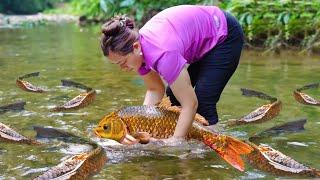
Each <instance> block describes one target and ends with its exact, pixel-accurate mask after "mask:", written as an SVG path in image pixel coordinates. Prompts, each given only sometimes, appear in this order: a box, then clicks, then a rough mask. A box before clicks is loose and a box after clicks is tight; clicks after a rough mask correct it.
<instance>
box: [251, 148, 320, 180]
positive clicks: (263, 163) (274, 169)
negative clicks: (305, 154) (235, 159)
mask: <svg viewBox="0 0 320 180" xmlns="http://www.w3.org/2000/svg"><path fill="white" fill-rule="evenodd" d="M251 145H252V147H253V148H254V151H253V152H251V153H250V154H248V155H247V158H248V160H249V163H250V164H251V165H253V166H255V167H257V168H259V169H261V170H263V171H267V172H270V173H273V174H276V175H297V176H308V177H320V171H319V170H317V169H314V168H311V167H308V166H306V165H303V164H301V163H299V162H297V161H295V160H294V159H292V158H291V157H289V156H286V155H285V154H282V153H281V152H280V151H277V150H275V149H273V148H271V147H270V146H268V145H265V144H260V145H259V146H257V145H255V144H251Z"/></svg>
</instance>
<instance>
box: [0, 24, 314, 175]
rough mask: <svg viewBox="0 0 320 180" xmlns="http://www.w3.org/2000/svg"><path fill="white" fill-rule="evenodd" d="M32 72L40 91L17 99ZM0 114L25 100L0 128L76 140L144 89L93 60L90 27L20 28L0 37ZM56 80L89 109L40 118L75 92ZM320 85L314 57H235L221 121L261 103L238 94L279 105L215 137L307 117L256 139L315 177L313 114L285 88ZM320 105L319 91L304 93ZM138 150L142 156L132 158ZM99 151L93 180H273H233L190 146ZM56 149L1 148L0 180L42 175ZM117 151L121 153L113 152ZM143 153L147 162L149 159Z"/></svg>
mask: <svg viewBox="0 0 320 180" xmlns="http://www.w3.org/2000/svg"><path fill="white" fill-rule="evenodd" d="M36 71H39V72H40V76H39V77H36V78H30V79H29V81H30V82H32V83H33V84H35V85H39V86H43V87H45V88H46V89H48V90H49V92H47V93H43V94H35V93H29V92H25V91H22V90H21V89H19V88H18V87H17V86H16V85H15V79H16V78H17V77H18V76H20V75H23V74H27V73H31V72H36ZM0 77H1V78H0V105H5V104H9V103H13V102H16V101H18V100H23V101H26V102H27V104H26V106H25V108H26V110H25V111H22V112H7V113H5V114H1V115H0V121H1V122H2V123H4V124H7V125H9V126H11V127H13V128H14V129H15V130H17V131H18V132H19V133H21V134H23V135H25V136H28V137H34V136H35V132H34V131H33V129H32V126H34V125H41V126H47V127H55V128H59V129H64V130H66V131H68V132H72V133H74V134H76V135H78V136H82V137H91V136H92V128H93V127H94V126H95V125H96V124H97V123H98V121H99V120H100V119H101V118H102V117H103V116H104V115H105V114H107V113H109V112H111V111H113V110H115V109H117V108H119V107H122V106H129V105H140V104H141V103H142V101H143V97H144V93H145V88H144V86H143V82H142V80H141V79H140V78H139V76H137V75H135V74H134V73H127V72H122V71H120V69H119V68H118V67H117V66H116V65H113V64H110V63H109V62H107V61H106V60H105V58H104V57H103V56H102V53H101V52H100V49H99V27H87V28H79V27H78V26H76V25H57V26H42V27H36V28H31V29H28V28H22V29H0ZM61 79H71V80H74V81H77V82H81V83H83V84H85V85H87V86H89V87H92V88H94V89H96V90H97V92H98V95H97V98H96V101H95V102H94V103H93V104H91V105H90V106H88V107H86V108H84V109H80V110H76V111H72V112H70V113H52V112H49V109H50V108H51V107H53V106H54V105H56V104H61V103H63V102H65V101H67V100H68V99H70V98H72V97H74V96H76V95H78V94H79V90H78V89H75V88H64V87H61V86H60V80H61ZM319 80H320V57H319V56H318V57H317V56H304V55H291V54H290V53H284V54H282V55H277V56H275V55H267V56H260V55H258V54H257V53H252V52H247V51H244V53H243V55H242V57H241V63H240V65H239V68H238V69H237V71H236V72H235V74H234V76H233V77H232V79H231V80H230V82H229V83H228V85H227V86H226V88H225V90H224V93H223V94H222V96H221V99H220V102H219V104H218V110H219V116H220V119H221V120H220V122H222V123H223V122H226V121H227V120H228V119H231V118H237V117H241V116H243V115H246V114H247V113H249V112H250V111H252V110H254V109H255V108H257V107H259V106H261V105H262V104H264V103H266V102H265V101H263V100H261V99H257V98H254V97H251V98H248V97H243V96H241V92H240V88H242V87H245V88H251V89H256V90H259V91H263V92H265V93H267V94H270V95H272V96H275V97H277V98H279V99H280V100H281V101H282V102H283V109H282V111H281V112H280V114H279V116H277V117H276V118H274V119H273V120H270V121H268V122H265V123H261V124H253V125H246V126H239V127H234V128H228V129H224V130H223V131H225V133H227V134H231V135H233V136H237V137H238V138H241V139H247V138H248V137H250V136H251V135H253V134H255V133H258V132H261V131H263V130H265V129H267V128H270V127H272V126H275V125H280V124H282V123H285V122H289V121H293V120H297V119H301V118H307V123H306V125H305V131H302V132H299V133H287V134H279V135H276V136H273V137H267V138H262V139H260V140H259V142H260V143H265V144H269V145H270V146H272V147H273V148H275V149H278V150H280V151H281V152H283V153H284V154H287V155H289V156H291V157H294V159H296V160H297V161H299V162H301V163H304V164H306V165H309V166H312V167H315V168H318V169H320V150H319V149H320V131H319V128H320V108H319V107H312V106H306V105H302V104H299V103H298V102H296V101H295V99H294V98H293V96H292V92H293V90H294V89H296V88H299V87H301V86H303V85H306V84H310V83H313V82H319ZM305 92H306V93H308V94H309V95H311V96H313V97H315V98H318V99H319V98H320V90H319V89H314V90H307V91H305ZM139 148H141V149H142V150H139ZM139 148H138V150H137V149H134V150H132V152H130V149H125V150H122V151H115V152H114V153H113V150H112V147H111V148H110V147H108V148H106V151H108V152H107V155H108V156H109V161H108V162H107V163H106V165H105V167H104V168H103V170H102V171H101V172H100V173H99V174H97V175H95V176H94V179H259V178H265V179H273V178H276V176H273V175H272V174H270V173H267V172H263V171H260V170H258V169H255V168H254V167H251V166H250V165H249V164H246V170H245V171H244V172H238V171H236V170H235V169H234V168H232V167H231V166H229V165H228V164H226V163H225V162H224V161H223V160H221V159H220V158H219V157H218V156H217V155H216V154H215V153H214V152H212V151H210V150H208V149H206V150H203V148H204V149H205V147H203V146H202V145H197V143H196V142H192V143H191V144H190V146H189V147H188V148H186V149H183V148H182V149H169V150H168V149H166V148H164V149H161V148H160V149H154V150H155V151H156V152H152V148H151V149H148V150H143V148H144V147H143V146H142V147H139ZM70 149H73V150H74V151H77V148H69V149H68V148H64V146H63V145H61V143H59V142H56V141H50V142H49V143H48V146H40V147H36V146H28V145H19V144H7V143H0V179H11V178H12V179H26V178H30V177H35V176H36V175H37V174H39V173H41V172H42V171H44V170H45V168H48V167H51V166H54V165H56V164H58V163H59V162H60V161H61V159H62V158H63V157H65V156H66V155H68V154H70V153H69V152H68V151H70ZM121 152H122V153H121ZM150 152H151V153H150Z"/></svg>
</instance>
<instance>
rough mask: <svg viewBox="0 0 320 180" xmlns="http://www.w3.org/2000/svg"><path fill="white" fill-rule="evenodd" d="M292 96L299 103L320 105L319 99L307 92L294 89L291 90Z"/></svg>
mask: <svg viewBox="0 0 320 180" xmlns="http://www.w3.org/2000/svg"><path fill="white" fill-rule="evenodd" d="M293 96H294V98H295V99H296V100H297V101H298V102H299V103H301V104H307V105H314V106H320V101H319V100H316V99H314V98H313V97H311V96H309V95H308V94H305V93H303V92H299V91H297V90H296V91H294V92H293Z"/></svg>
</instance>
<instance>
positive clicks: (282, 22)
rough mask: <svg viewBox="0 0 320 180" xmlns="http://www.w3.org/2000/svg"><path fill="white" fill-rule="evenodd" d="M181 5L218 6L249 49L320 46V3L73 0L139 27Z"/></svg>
mask: <svg viewBox="0 0 320 180" xmlns="http://www.w3.org/2000/svg"><path fill="white" fill-rule="evenodd" d="M179 4H205V5H219V6H220V7H221V8H222V9H225V10H226V11H229V12H231V13H232V14H233V15H234V16H235V17H236V18H237V19H238V20H239V22H240V24H241V26H242V27H243V29H244V32H245V35H246V42H247V45H248V46H250V47H262V48H268V50H272V51H274V50H277V49H279V48H281V47H287V48H290V47H300V48H301V49H304V50H306V49H307V50H308V51H309V50H311V49H312V48H314V47H316V46H319V44H320V37H319V36H320V35H319V34H320V32H319V29H320V1H319V0H224V1H218V0H162V1H150V0H73V1H72V6H73V9H74V11H75V12H77V13H78V14H80V15H84V16H86V17H87V18H88V19H95V20H98V21H101V20H105V19H109V18H110V17H112V16H114V15H116V14H128V15H130V16H132V17H134V18H135V20H136V21H137V22H138V23H137V24H138V25H141V24H143V23H144V22H145V21H146V20H148V19H150V18H151V17H152V16H153V15H154V14H156V13H157V12H159V11H161V10H163V9H165V8H167V7H170V6H175V5H179Z"/></svg>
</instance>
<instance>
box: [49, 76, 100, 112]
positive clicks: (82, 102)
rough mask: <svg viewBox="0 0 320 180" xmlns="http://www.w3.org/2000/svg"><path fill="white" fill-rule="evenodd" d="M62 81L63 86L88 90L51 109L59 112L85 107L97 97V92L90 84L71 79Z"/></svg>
mask: <svg viewBox="0 0 320 180" xmlns="http://www.w3.org/2000/svg"><path fill="white" fill-rule="evenodd" d="M61 83H62V86H69V87H76V88H80V89H84V90H86V91H87V92H85V93H81V94H79V95H78V96H76V97H74V98H73V99H71V100H70V101H68V102H66V103H65V104H63V105H59V106H56V107H55V108H53V109H51V111H54V112H57V111H67V110H76V109H80V108H84V107H86V106H88V105H89V104H91V103H92V102H93V101H94V100H95V98H96V94H97V92H96V91H95V90H93V89H92V88H90V87H88V86H85V85H83V84H81V83H78V82H74V81H71V80H61Z"/></svg>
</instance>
